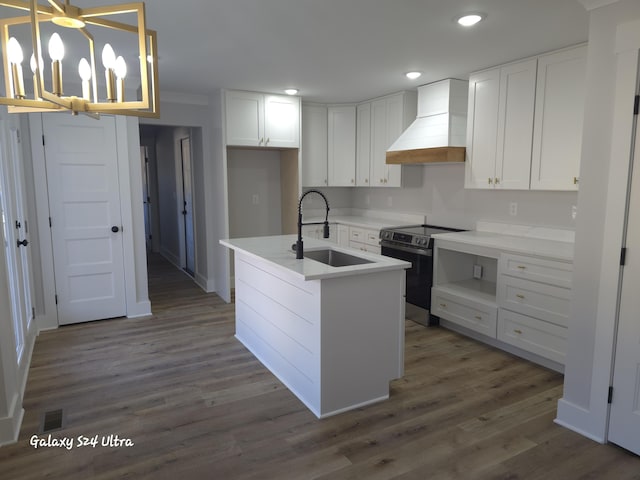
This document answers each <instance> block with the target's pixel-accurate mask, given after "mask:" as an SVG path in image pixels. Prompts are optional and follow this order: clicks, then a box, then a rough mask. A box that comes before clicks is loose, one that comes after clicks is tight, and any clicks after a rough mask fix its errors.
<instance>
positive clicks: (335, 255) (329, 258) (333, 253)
mask: <svg viewBox="0 0 640 480" xmlns="http://www.w3.org/2000/svg"><path fill="white" fill-rule="evenodd" d="M304 258H309V259H311V260H315V261H316V262H320V263H324V264H325V265H329V266H330V267H348V266H351V265H362V264H364V263H373V262H372V261H371V260H367V259H366V258H362V257H356V256H354V255H349V254H348V253H344V252H339V251H338V250H332V249H330V248H325V249H322V250H311V251H308V252H304Z"/></svg>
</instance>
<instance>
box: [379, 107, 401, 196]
mask: <svg viewBox="0 0 640 480" xmlns="http://www.w3.org/2000/svg"><path fill="white" fill-rule="evenodd" d="M403 101H404V99H403V96H402V95H395V96H393V97H389V98H387V99H386V102H387V111H386V114H387V118H386V125H387V126H386V130H387V131H386V141H385V145H384V151H383V152H382V154H381V155H380V158H381V159H382V161H383V162H384V163H385V166H386V167H387V181H386V183H385V184H384V186H385V187H400V186H402V166H401V165H387V164H386V162H387V149H388V148H389V147H390V146H391V144H392V143H393V142H395V141H396V140H397V139H398V137H399V136H400V134H401V133H402V132H403V131H404V124H403V117H404V111H403V107H404V103H403Z"/></svg>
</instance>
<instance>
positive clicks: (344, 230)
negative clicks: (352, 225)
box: [338, 225, 350, 247]
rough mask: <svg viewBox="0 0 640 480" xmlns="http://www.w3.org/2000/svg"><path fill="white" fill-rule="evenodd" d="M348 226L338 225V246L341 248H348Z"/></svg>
mask: <svg viewBox="0 0 640 480" xmlns="http://www.w3.org/2000/svg"><path fill="white" fill-rule="evenodd" d="M349 240H350V238H349V226H348V225H338V245H340V246H341V247H348V246H349Z"/></svg>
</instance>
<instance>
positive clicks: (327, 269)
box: [220, 235, 411, 280]
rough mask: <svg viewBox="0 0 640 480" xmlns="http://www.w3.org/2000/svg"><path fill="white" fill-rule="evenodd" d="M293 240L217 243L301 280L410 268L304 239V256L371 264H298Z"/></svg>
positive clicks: (399, 262) (306, 261)
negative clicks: (325, 254)
mask: <svg viewBox="0 0 640 480" xmlns="http://www.w3.org/2000/svg"><path fill="white" fill-rule="evenodd" d="M296 239H297V236H296V235H276V236H271V237H248V238H232V239H226V240H220V244H222V245H224V246H225V247H228V248H230V249H232V250H235V251H238V252H242V253H244V254H246V255H249V256H252V257H255V258H258V259H262V260H266V261H267V262H269V263H271V264H272V265H273V266H274V267H277V268H280V269H284V270H287V271H289V272H291V273H293V274H295V275H298V276H300V277H302V278H303V279H304V280H321V279H324V278H334V277H344V276H349V275H361V274H366V273H373V272H379V271H383V270H398V269H406V268H410V267H411V264H410V263H409V262H404V261H402V260H396V259H395V258H391V257H383V256H382V255H376V254H374V253H369V252H363V251H361V250H356V249H353V248H347V247H341V246H338V245H336V244H335V243H332V242H328V241H325V240H316V239H313V238H303V242H304V251H305V252H307V251H311V250H318V249H324V248H331V249H333V250H337V251H340V252H344V253H347V254H350V255H353V256H356V257H361V258H365V259H367V260H370V261H371V262H372V263H364V264H361V265H349V266H345V267H331V266H329V265H325V264H324V263H320V262H316V261H315V260H311V259H308V258H303V259H302V260H297V259H296V255H295V252H294V251H293V250H292V249H291V245H293V244H294V243H295V242H296Z"/></svg>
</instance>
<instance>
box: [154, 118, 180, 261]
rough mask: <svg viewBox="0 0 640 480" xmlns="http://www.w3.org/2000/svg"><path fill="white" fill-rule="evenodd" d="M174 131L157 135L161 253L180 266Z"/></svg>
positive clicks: (163, 129) (161, 132)
mask: <svg viewBox="0 0 640 480" xmlns="http://www.w3.org/2000/svg"><path fill="white" fill-rule="evenodd" d="M174 149H175V145H174V138H173V128H171V127H162V128H159V129H158V130H157V131H156V166H157V171H158V212H159V218H158V220H159V222H160V224H159V231H160V239H159V240H160V253H162V255H164V256H165V257H166V258H167V259H168V260H169V261H171V262H172V263H173V264H174V265H177V266H180V240H179V238H178V232H179V228H178V207H177V195H178V192H177V191H176V163H175V162H176V159H175V150H174Z"/></svg>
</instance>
